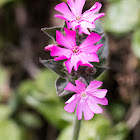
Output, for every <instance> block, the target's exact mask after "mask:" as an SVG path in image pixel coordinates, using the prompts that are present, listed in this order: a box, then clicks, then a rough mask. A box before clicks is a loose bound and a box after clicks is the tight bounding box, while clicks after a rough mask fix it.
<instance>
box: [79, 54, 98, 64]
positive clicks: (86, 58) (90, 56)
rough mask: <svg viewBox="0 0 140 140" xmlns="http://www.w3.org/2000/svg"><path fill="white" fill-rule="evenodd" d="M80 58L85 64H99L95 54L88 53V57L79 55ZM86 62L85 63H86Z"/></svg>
mask: <svg viewBox="0 0 140 140" xmlns="http://www.w3.org/2000/svg"><path fill="white" fill-rule="evenodd" d="M80 57H82V58H83V59H85V60H86V61H87V62H88V61H89V62H99V58H98V55H97V54H96V53H91V54H90V53H89V54H88V55H87V54H85V53H81V55H80ZM87 62H86V63H87Z"/></svg>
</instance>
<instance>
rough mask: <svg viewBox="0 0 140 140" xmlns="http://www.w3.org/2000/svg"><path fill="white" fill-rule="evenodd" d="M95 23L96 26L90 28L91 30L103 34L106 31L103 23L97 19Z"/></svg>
mask: <svg viewBox="0 0 140 140" xmlns="http://www.w3.org/2000/svg"><path fill="white" fill-rule="evenodd" d="M94 23H95V28H93V29H90V31H91V32H96V33H98V34H99V35H101V34H103V33H104V30H103V28H102V25H101V23H100V20H99V19H97V20H95V21H94Z"/></svg>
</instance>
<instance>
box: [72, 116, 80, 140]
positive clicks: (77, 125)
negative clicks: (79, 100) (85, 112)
mask: <svg viewBox="0 0 140 140" xmlns="http://www.w3.org/2000/svg"><path fill="white" fill-rule="evenodd" d="M80 126H81V120H78V118H77V115H75V121H74V128H73V137H72V140H78V136H79V132H80Z"/></svg>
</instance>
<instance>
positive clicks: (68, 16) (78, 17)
mask: <svg viewBox="0 0 140 140" xmlns="http://www.w3.org/2000/svg"><path fill="white" fill-rule="evenodd" d="M85 1H86V0H80V1H79V0H75V2H74V0H67V2H68V6H69V8H70V9H69V8H68V6H67V4H66V3H64V2H62V3H60V4H58V5H56V6H55V8H54V9H55V10H57V11H58V12H60V13H62V15H60V14H56V15H55V17H57V18H61V19H64V20H66V22H67V26H68V28H69V29H71V28H72V29H73V30H75V29H77V28H79V33H80V34H81V33H85V34H90V32H89V31H88V28H95V23H94V21H95V20H96V19H98V18H100V17H102V16H104V15H105V14H104V13H98V14H95V13H96V12H98V11H99V10H100V8H101V6H102V4H101V3H99V2H96V3H95V4H94V5H93V6H92V7H91V8H90V9H89V10H87V11H85V12H84V13H83V14H82V9H83V6H84V4H85ZM70 10H71V11H70Z"/></svg>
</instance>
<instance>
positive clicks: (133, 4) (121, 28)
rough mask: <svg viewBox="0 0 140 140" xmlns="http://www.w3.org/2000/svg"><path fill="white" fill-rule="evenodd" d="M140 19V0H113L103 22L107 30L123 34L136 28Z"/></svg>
mask: <svg viewBox="0 0 140 140" xmlns="http://www.w3.org/2000/svg"><path fill="white" fill-rule="evenodd" d="M139 21H140V1H139V0H133V1H132V0H112V1H110V4H109V7H108V9H107V11H106V16H105V19H104V22H103V27H104V29H105V31H108V32H112V33H114V34H122V33H127V32H130V31H132V30H134V29H136V26H137V25H138V22H139Z"/></svg>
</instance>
